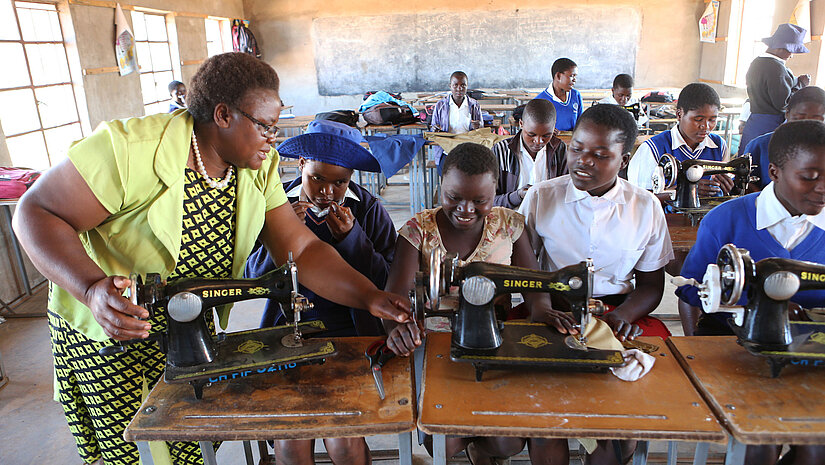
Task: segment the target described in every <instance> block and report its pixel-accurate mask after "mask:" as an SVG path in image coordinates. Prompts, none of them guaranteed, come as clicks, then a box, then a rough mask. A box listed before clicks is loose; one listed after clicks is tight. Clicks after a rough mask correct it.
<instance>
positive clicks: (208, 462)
mask: <svg viewBox="0 0 825 465" xmlns="http://www.w3.org/2000/svg"><path fill="white" fill-rule="evenodd" d="M198 444H200V446H201V455H202V456H203V465H218V459H217V458H215V448H214V447H212V441H198Z"/></svg>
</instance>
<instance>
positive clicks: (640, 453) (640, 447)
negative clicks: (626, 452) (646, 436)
mask: <svg viewBox="0 0 825 465" xmlns="http://www.w3.org/2000/svg"><path fill="white" fill-rule="evenodd" d="M648 447H650V443H649V442H647V441H638V442H637V443H636V451H635V452H633V465H645V464H646V463H647V449H648Z"/></svg>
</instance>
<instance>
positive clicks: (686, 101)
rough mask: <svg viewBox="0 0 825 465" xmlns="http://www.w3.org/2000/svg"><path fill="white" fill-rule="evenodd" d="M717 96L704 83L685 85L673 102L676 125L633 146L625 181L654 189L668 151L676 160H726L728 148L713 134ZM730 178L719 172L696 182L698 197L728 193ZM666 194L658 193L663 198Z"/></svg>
mask: <svg viewBox="0 0 825 465" xmlns="http://www.w3.org/2000/svg"><path fill="white" fill-rule="evenodd" d="M720 107H721V103H720V102H719V95H718V94H717V93H716V91H715V90H713V88H712V87H710V86H709V85H707V84H702V83H698V82H695V83H693V84H688V85H687V86H685V88H684V89H682V91H681V92H680V93H679V101H678V103H677V104H676V119H677V124H676V125H675V126H673V128H672V129H671V130H670V131H664V132H660V133H659V134H656V135H655V136H653V137H651V138H650V139H648V140H646V141H645V142H644V143H643V144H641V145H640V146H639V148H638V149H636V153H635V154H634V155H633V158H631V159H630V164H629V165H628V168H627V180H628V181H630V182H631V183H632V184H635V185H637V186H639V187H641V188H644V189H647V190H652V189H653V174H654V172H655V171H656V166H657V165H658V163H659V159H660V158H662V155H664V154H666V153H669V154H671V155H673V156H674V157H675V158H676V160H677V161H680V162H681V161H684V160H691V159H692V160H696V159H702V160H713V161H728V159H729V158H730V149H729V148H728V145H727V144H726V143H725V140H724V139H722V138H721V137H720V136H719V135H718V134H713V133H712V132H711V131H713V128H715V127H716V118H717V117H718V116H719V108H720ZM732 187H733V181H732V180H731V179H730V178H729V177H727V176H725V175H721V174H716V175H713V176H706V177H705V178H703V179H702V180H700V181H699V188H698V190H699V196H700V197H711V196H717V195H727V194H728V193H729V192H730V190H731V188H732ZM666 195H667V194H659V199H660V200H662V201H664V200H665V198H666V197H665V196H666Z"/></svg>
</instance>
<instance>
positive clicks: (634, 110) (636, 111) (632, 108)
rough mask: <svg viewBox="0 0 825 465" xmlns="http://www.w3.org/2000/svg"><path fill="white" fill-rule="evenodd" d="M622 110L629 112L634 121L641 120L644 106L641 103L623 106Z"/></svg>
mask: <svg viewBox="0 0 825 465" xmlns="http://www.w3.org/2000/svg"><path fill="white" fill-rule="evenodd" d="M622 108H624V109H625V110H627V111H629V112H630V114H631V115H633V119H635V120H637V121H638V120H639V115H640V114H641V113H642V105H641V104H640V103H639V102H636V103H634V104H632V105H622Z"/></svg>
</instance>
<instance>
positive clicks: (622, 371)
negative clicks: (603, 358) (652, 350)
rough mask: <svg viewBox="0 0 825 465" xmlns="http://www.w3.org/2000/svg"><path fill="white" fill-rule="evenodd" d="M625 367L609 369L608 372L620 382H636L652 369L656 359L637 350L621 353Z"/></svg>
mask: <svg viewBox="0 0 825 465" xmlns="http://www.w3.org/2000/svg"><path fill="white" fill-rule="evenodd" d="M622 357H624V361H625V365H624V366H621V367H616V368H611V369H610V371H611V373H613V374H614V375H616V377H617V378H619V379H620V380H622V381H630V382H632V381H637V380H639V379H641V378H642V377H643V376H644V375H646V374H648V372H649V371H650V370H651V368H653V365H654V364H655V363H656V358H655V357H653V356H652V355H648V354H646V353H644V352H642V351H641V350H639V349H630V350H626V351H624V352H622Z"/></svg>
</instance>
